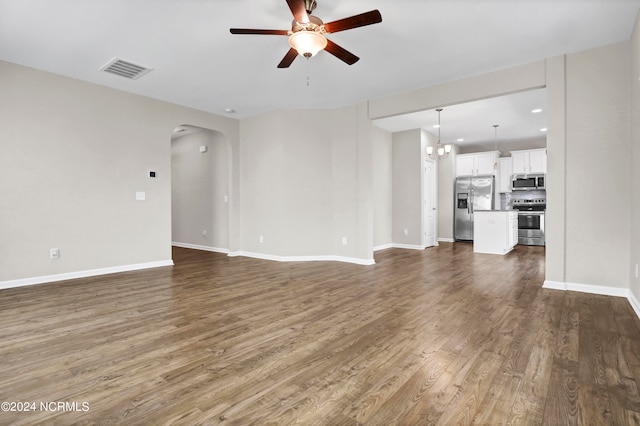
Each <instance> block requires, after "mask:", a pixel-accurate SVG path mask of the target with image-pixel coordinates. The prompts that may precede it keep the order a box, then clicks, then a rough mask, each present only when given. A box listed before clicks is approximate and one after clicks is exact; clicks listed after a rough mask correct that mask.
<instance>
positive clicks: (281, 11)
mask: <svg viewBox="0 0 640 426" xmlns="http://www.w3.org/2000/svg"><path fill="white" fill-rule="evenodd" d="M639 7H640V0H369V1H364V0H350V1H344V0H341V1H338V0H318V7H317V9H316V10H315V11H314V14H315V15H317V16H319V17H320V18H322V19H323V20H324V21H325V22H329V21H333V20H336V19H341V18H344V17H348V16H351V15H354V14H358V13H362V12H365V11H369V10H372V9H378V10H380V12H381V14H382V23H380V24H375V25H370V26H366V27H361V28H356V29H352V30H348V31H343V32H339V33H335V34H330V35H329V36H328V37H329V38H330V39H331V40H332V41H334V42H335V43H338V44H339V45H341V46H342V47H344V48H345V49H347V50H349V51H351V52H353V53H355V54H356V55H358V56H360V58H361V59H360V61H359V62H357V63H356V64H354V65H352V66H348V65H346V64H344V63H343V62H341V61H340V60H338V59H337V58H335V57H333V56H331V55H330V54H328V53H327V52H320V53H319V54H318V55H317V56H315V57H314V58H311V59H309V60H306V59H303V58H300V57H298V58H297V59H296V60H295V61H294V62H293V64H292V66H291V67H290V68H288V69H278V68H276V65H277V64H278V63H279V62H280V60H281V59H282V57H283V56H284V54H285V53H286V52H287V50H288V44H287V38H286V37H284V36H258V35H232V34H230V33H229V28H230V27H240V28H266V29H289V28H290V25H291V20H292V16H291V12H290V10H289V8H288V6H287V3H286V1H285V0H260V1H257V0H252V1H249V0H135V1H133V0H56V1H50V0H19V1H16V0H0V59H1V60H5V61H9V62H14V63H17V64H22V65H26V66H29V67H34V68H37V69H42V70H46V71H50V72H54V73H57V74H62V75H66V76H70V77H73V78H77V79H80V80H85V81H89V82H93V83H97V84H101V85H105V86H109V87H113V88H117V89H121V90H125V91H129V92H133V93H138V94H141V95H145V96H149V97H152V98H157V99H161V100H165V101H169V102H173V103H177V104H181V105H186V106H190V107H193V108H197V109H201V110H204V111H208V112H212V113H216V114H227V113H226V112H225V109H226V108H232V109H234V110H235V111H236V112H235V113H233V114H231V116H232V117H236V118H244V117H248V116H251V115H255V114H259V113H262V112H266V111H269V110H273V109H281V108H335V107H340V106H345V105H351V104H355V103H357V102H361V101H365V100H367V99H375V98H380V97H384V96H387V95H391V94H395V93H400V92H404V91H408V90H412V89H416V88H420V87H425V86H429V85H433V84H437V83H442V82H445V81H451V80H455V79H459V78H464V77H467V76H471V75H477V74H481V73H484V72H488V71H492V70H496V69H501V68H506V67H510V66H514V65H518V64H524V63H529V62H533V61H536V60H540V59H543V58H547V57H552V56H556V55H560V54H564V53H571V52H576V51H581V50H585V49H588V48H592V47H596V46H599V45H605V44H610V43H613V42H617V41H621V40H628V39H629V38H630V35H631V32H632V30H633V24H634V21H635V18H636V15H637V13H638V9H639ZM114 57H119V58H122V59H124V60H127V61H131V62H134V63H137V64H140V65H144V66H147V67H151V68H153V69H154V70H153V71H152V72H150V73H149V74H147V75H145V76H143V77H141V78H140V79H138V80H127V79H124V78H122V77H118V76H115V75H112V74H108V73H105V72H101V71H99V68H100V67H101V66H103V65H104V64H105V63H107V62H108V61H110V60H111V59H112V58H114ZM523 102H525V101H523ZM507 105H508V104H507ZM525 105H527V104H526V102H525ZM471 107H472V106H469V108H471ZM473 108H476V110H475V111H476V112H477V111H478V110H485V111H491V112H493V113H495V116H494V117H495V118H494V117H490V118H491V119H490V120H489V119H487V120H489V121H488V122H483V123H482V127H481V128H479V129H476V130H475V134H479V133H480V132H481V131H482V132H484V131H485V130H487V131H488V132H489V136H490V139H492V138H493V133H492V132H493V128H492V127H491V125H492V124H494V121H496V120H498V121H503V123H499V122H498V123H497V124H500V125H501V127H500V129H499V133H500V132H502V130H503V127H502V126H504V133H505V136H506V134H507V132H508V131H509V130H508V129H509V126H510V125H511V124H510V121H509V120H508V118H507V116H506V115H500V114H498V108H499V106H497V104H496V105H493V106H486V107H480V106H477V105H475V106H473ZM525 112H526V111H525ZM455 114H456V109H455V108H454V107H447V108H446V109H445V111H443V113H442V123H443V128H442V130H443V132H445V129H447V130H446V131H447V132H448V131H449V129H451V130H453V127H454V123H453V120H454V117H455ZM529 116H530V114H529ZM502 117H505V118H504V119H503V118H502ZM425 120H426V122H427V125H428V123H429V122H430V121H429V120H431V119H430V118H429V117H427V118H426V119H425ZM512 122H513V123H518V121H517V120H513V121H512ZM378 124H379V125H381V126H386V125H388V126H399V124H397V123H394V122H393V121H392V120H389V121H388V122H387V123H382V122H380V123H378ZM422 126H424V125H421V126H420V127H422ZM487 126H489V127H488V129H486V128H487ZM480 129H481V130H480ZM468 132H470V130H468V129H463V128H462V127H460V128H459V130H458V131H457V133H456V134H455V135H454V134H453V133H452V134H451V137H458V135H462V136H461V137H465V136H464V135H465V134H468ZM447 137H449V135H448V134H447ZM468 137H469V138H471V136H468ZM478 137H479V136H478ZM484 137H485V136H483V138H484Z"/></svg>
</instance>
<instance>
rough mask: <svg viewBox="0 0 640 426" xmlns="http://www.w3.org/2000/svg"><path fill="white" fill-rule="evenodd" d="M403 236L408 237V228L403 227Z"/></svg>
mask: <svg viewBox="0 0 640 426" xmlns="http://www.w3.org/2000/svg"><path fill="white" fill-rule="evenodd" d="M404 236H405V237H408V236H409V230H408V229H405V230H404Z"/></svg>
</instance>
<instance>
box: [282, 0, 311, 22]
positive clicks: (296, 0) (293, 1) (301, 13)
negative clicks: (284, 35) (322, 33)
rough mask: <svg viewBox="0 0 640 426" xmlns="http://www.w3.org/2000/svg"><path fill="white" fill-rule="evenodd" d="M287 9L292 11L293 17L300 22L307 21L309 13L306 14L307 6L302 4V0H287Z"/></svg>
mask: <svg viewBox="0 0 640 426" xmlns="http://www.w3.org/2000/svg"><path fill="white" fill-rule="evenodd" d="M287 4H288V5H289V9H291V13H293V18H294V19H295V20H296V21H297V22H300V23H301V24H306V23H308V22H309V15H307V8H306V6H305V5H304V0H287Z"/></svg>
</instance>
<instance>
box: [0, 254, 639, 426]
mask: <svg viewBox="0 0 640 426" xmlns="http://www.w3.org/2000/svg"><path fill="white" fill-rule="evenodd" d="M375 258H376V262H377V263H376V265H374V266H359V265H352V264H343V263H337V262H305V263H277V262H270V261H262V260H256V259H249V258H230V257H227V256H225V255H222V254H216V253H208V252H201V251H194V250H186V249H178V248H176V249H174V261H175V263H176V265H175V266H174V267H165V268H157V269H152V270H146V271H138V272H129V273H121V274H113V275H109V276H101V277H94V278H87V279H79V280H72V281H66V282H60V283H51V284H45V285H39V286H33V287H23V288H17V289H8V290H2V291H0V320H1V324H2V329H1V331H0V342H1V347H0V401H9V402H14V403H15V404H14V405H13V406H12V407H10V408H15V409H17V408H20V407H21V406H19V405H18V403H24V402H34V403H35V404H36V405H35V406H33V405H31V406H29V407H28V408H30V409H31V408H35V410H31V411H29V412H10V411H9V412H7V411H4V410H5V408H6V406H3V411H4V412H0V424H24V425H33V424H71V423H80V424H84V423H88V424H94V423H96V424H127V425H136V424H185V425H192V424H223V425H224V424H228V425H250V424H260V425H288V424H305V425H306V424H312V425H394V424H397V425H429V424H440V425H452V424H459V425H464V424H478V425H507V424H509V425H511V424H520V425H537V424H545V425H571V424H576V425H606V424H609V425H625V424H640V393H639V391H638V388H639V385H640V381H639V380H640V321H639V320H638V318H637V317H636V315H635V313H634V312H633V310H632V309H631V307H630V305H629V303H628V302H627V301H626V300H625V299H622V298H614V297H605V296H595V295H587V294H580V293H572V292H562V291H555V290H547V289H542V288H541V286H542V283H543V280H544V248H541V247H522V246H517V248H516V250H515V252H513V253H510V254H509V255H507V256H497V255H478V254H474V253H472V246H471V245H469V244H463V243H456V244H451V243H443V244H441V245H440V247H437V248H430V249H427V250H424V251H414V250H400V249H388V250H384V251H381V252H377V253H376V255H375ZM41 402H43V403H53V405H51V404H48V405H47V404H45V405H44V407H43V406H41V405H40V403H41ZM57 402H62V403H63V405H62V406H58V405H56V403H57ZM65 402H66V403H67V405H66V406H65V405H64V403H65ZM74 404H75V405H74ZM23 405H24V404H23ZM22 408H24V406H22ZM44 408H49V411H47V410H45V409H44ZM51 408H53V409H51Z"/></svg>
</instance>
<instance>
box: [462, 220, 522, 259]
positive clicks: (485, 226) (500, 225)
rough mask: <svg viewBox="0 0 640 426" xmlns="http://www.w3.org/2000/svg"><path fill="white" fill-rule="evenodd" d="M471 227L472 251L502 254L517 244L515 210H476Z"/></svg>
mask: <svg viewBox="0 0 640 426" xmlns="http://www.w3.org/2000/svg"><path fill="white" fill-rule="evenodd" d="M473 228H474V229H473V251H474V253H489V254H503V255H504V254H507V253H509V252H510V251H511V250H513V248H514V247H515V245H516V244H518V212H517V211H516V210H476V211H475V212H474V225H473Z"/></svg>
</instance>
